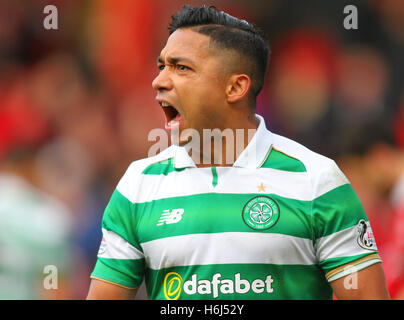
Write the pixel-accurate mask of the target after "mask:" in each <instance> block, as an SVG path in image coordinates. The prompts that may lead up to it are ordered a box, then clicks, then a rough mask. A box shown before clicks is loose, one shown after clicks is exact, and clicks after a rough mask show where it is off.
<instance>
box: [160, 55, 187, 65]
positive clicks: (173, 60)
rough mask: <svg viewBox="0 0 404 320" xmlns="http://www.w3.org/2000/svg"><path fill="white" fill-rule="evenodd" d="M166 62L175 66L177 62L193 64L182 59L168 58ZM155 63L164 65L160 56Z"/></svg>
mask: <svg viewBox="0 0 404 320" xmlns="http://www.w3.org/2000/svg"><path fill="white" fill-rule="evenodd" d="M167 62H168V63H170V64H177V63H178V62H185V63H189V64H193V61H192V60H191V59H188V58H184V57H168V58H167ZM157 63H164V60H163V58H162V57H161V56H159V57H158V58H157Z"/></svg>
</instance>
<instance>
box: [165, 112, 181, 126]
mask: <svg viewBox="0 0 404 320" xmlns="http://www.w3.org/2000/svg"><path fill="white" fill-rule="evenodd" d="M180 123H181V115H180V114H179V113H178V114H177V115H176V117H175V118H174V119H172V120H171V121H170V122H167V123H166V126H165V127H166V129H167V130H172V129H174V128H177V127H179V126H180Z"/></svg>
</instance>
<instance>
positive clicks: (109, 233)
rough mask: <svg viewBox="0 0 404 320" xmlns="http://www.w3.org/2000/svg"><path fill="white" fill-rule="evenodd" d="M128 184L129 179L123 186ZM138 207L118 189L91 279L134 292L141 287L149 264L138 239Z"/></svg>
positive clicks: (106, 216) (105, 217)
mask: <svg viewBox="0 0 404 320" xmlns="http://www.w3.org/2000/svg"><path fill="white" fill-rule="evenodd" d="M124 180H125V176H124V177H123V178H122V179H121V181H120V184H121V185H122V183H124ZM118 186H119V185H118ZM134 206H135V205H134V204H133V203H132V202H130V201H129V200H128V199H127V198H126V197H125V195H123V194H122V193H121V192H120V191H119V188H117V189H115V191H114V192H113V194H112V196H111V199H110V201H109V203H108V205H107V207H106V208H105V211H104V215H103V218H102V235H103V237H102V241H101V245H100V248H99V251H98V255H97V262H96V265H95V268H94V270H93V272H92V274H91V278H95V279H100V280H103V281H106V282H111V283H114V284H117V285H120V286H123V287H126V288H131V289H132V288H137V287H139V286H140V284H141V282H142V280H143V276H144V264H145V260H144V255H143V252H142V249H141V247H140V245H139V243H138V241H137V239H136V234H135V232H136V220H135V207H134Z"/></svg>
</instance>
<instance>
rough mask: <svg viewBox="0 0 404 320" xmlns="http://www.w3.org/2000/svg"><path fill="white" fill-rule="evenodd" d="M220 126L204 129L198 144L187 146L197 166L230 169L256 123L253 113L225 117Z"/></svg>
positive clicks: (249, 137)
mask: <svg viewBox="0 0 404 320" xmlns="http://www.w3.org/2000/svg"><path fill="white" fill-rule="evenodd" d="M226 120H227V121H224V122H222V124H221V126H220V127H219V126H218V127H216V128H212V129H207V130H206V129H205V130H204V132H203V133H202V136H201V139H200V143H199V145H198V146H196V144H195V143H192V142H191V143H190V144H189V145H187V150H188V153H190V156H191V158H192V159H193V160H194V162H195V163H196V164H197V167H198V168H203V167H211V166H218V167H230V166H232V165H233V164H234V162H235V161H236V160H237V158H238V157H239V155H240V154H241V153H242V152H243V151H244V149H245V148H246V147H247V145H248V144H249V142H250V141H251V139H252V138H253V136H254V134H255V132H256V130H257V127H258V121H257V119H256V118H255V115H254V114H253V113H251V114H248V115H244V116H243V117H241V116H240V117H227V118H226Z"/></svg>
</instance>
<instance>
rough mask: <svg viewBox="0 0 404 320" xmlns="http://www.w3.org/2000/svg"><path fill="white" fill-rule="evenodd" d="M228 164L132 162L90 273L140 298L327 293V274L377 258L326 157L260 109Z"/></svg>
mask: <svg viewBox="0 0 404 320" xmlns="http://www.w3.org/2000/svg"><path fill="white" fill-rule="evenodd" d="M257 118H258V119H259V121H260V124H259V127H258V130H257V132H256V134H255V135H254V137H253V139H252V140H251V142H250V143H249V145H248V146H247V148H246V149H245V150H244V151H243V152H242V154H241V155H240V157H239V158H238V159H237V161H236V162H235V163H234V165H233V166H232V167H210V168H197V167H196V165H195V163H194V162H193V161H192V159H191V158H190V157H189V155H188V153H187V152H186V150H185V149H184V148H183V147H178V146H171V147H169V148H167V149H166V150H164V151H163V152H161V153H160V154H159V155H157V156H154V157H151V158H147V159H142V160H138V161H135V162H133V163H132V164H131V165H130V166H129V168H128V169H127V171H126V173H125V174H124V176H123V177H122V178H121V180H120V182H119V183H118V185H117V188H116V190H115V191H114V193H113V194H112V197H111V199H110V202H109V204H108V206H107V207H106V209H105V212H104V216H103V221H102V228H103V230H102V231H103V239H102V242H101V246H100V250H99V253H98V260H97V263H96V266H95V269H94V271H93V273H92V275H91V277H92V278H96V279H101V280H103V281H107V282H111V283H114V284H117V285H120V286H124V287H128V288H136V287H138V286H139V285H140V284H141V282H142V280H143V278H145V281H146V288H147V292H148V296H149V298H150V299H168V300H175V299H256V300H258V299H331V298H332V290H331V286H330V284H329V283H330V282H331V281H333V280H335V279H338V278H340V277H343V276H345V275H348V274H350V273H352V272H355V271H359V270H361V269H363V268H366V267H368V266H370V265H372V264H374V263H377V262H381V260H380V257H379V255H378V253H377V247H376V243H375V240H374V237H373V234H372V230H371V227H370V224H369V221H368V219H367V217H366V214H365V212H364V210H363V207H362V205H361V203H360V200H359V199H358V197H357V195H356V194H355V192H354V190H353V189H352V186H351V185H350V183H349V182H348V180H347V179H346V177H345V176H344V174H343V173H342V172H341V171H340V169H339V168H338V167H337V165H336V164H335V162H334V161H333V160H330V159H328V158H326V157H324V156H321V155H319V154H317V153H315V152H312V151H310V150H309V149H307V148H305V147H304V146H302V145H300V144H298V143H296V142H294V141H292V140H289V139H287V138H284V137H281V136H279V135H276V134H273V133H271V132H270V131H268V130H267V129H266V127H265V123H264V120H263V118H262V117H260V116H257Z"/></svg>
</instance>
